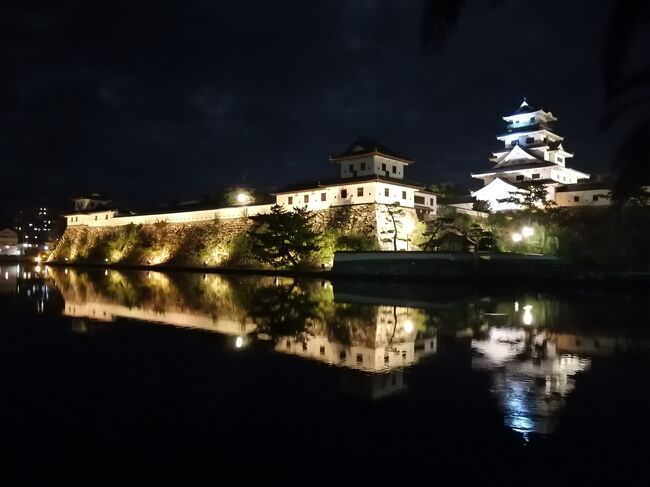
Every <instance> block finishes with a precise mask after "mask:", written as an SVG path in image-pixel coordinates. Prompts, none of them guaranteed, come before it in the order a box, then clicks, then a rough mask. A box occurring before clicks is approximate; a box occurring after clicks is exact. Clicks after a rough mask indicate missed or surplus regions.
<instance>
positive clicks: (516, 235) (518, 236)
mask: <svg viewBox="0 0 650 487" xmlns="http://www.w3.org/2000/svg"><path fill="white" fill-rule="evenodd" d="M521 238H522V237H521V233H513V234H512V241H513V242H521Z"/></svg>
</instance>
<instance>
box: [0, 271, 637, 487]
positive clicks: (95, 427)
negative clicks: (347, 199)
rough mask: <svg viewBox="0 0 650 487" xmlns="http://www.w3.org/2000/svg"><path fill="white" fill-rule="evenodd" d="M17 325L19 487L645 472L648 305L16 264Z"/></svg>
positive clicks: (13, 386)
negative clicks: (24, 485) (156, 479)
mask: <svg viewBox="0 0 650 487" xmlns="http://www.w3.org/2000/svg"><path fill="white" fill-rule="evenodd" d="M0 312H1V313H2V339H1V340H0V343H1V344H2V353H1V357H2V367H1V368H0V370H2V372H1V373H2V378H1V379H2V380H1V381H0V383H1V384H2V391H3V393H2V396H1V399H0V412H1V413H2V416H1V418H2V419H1V420H0V421H1V429H0V431H1V432H2V435H1V438H2V440H1V441H2V460H1V461H2V465H3V467H4V468H3V472H4V473H3V475H6V476H16V477H17V478H18V479H19V481H20V480H21V479H22V480H25V479H28V480H32V479H37V478H38V479H41V478H42V477H45V478H51V477H50V475H58V474H63V475H70V474H71V473H72V475H79V476H82V478H84V477H83V476H85V475H94V476H96V475H97V473H98V472H104V473H105V474H109V473H111V474H115V475H118V476H121V475H124V474H125V473H126V472H127V471H131V470H133V469H135V470H137V471H138V472H139V473H140V474H142V475H145V476H146V477H147V478H150V479H151V478H153V476H166V475H167V473H168V472H169V474H170V475H171V473H172V472H173V473H175V474H179V473H180V475H181V477H182V478H184V479H185V480H187V479H188V478H189V477H188V476H202V475H204V474H205V475H211V477H210V478H212V479H213V480H214V481H215V482H217V480H219V479H220V480H222V481H225V480H224V479H225V478H226V477H224V476H228V478H232V480H233V482H234V481H237V482H238V483H239V482H245V481H249V480H252V479H253V478H264V479H265V480H264V481H265V483H273V484H276V483H277V484H282V485H286V484H288V483H297V484H301V485H313V484H326V483H327V484H332V483H334V484H337V485H340V484H343V485H345V484H347V483H353V484H354V485H365V484H366V483H369V482H377V483H379V484H405V483H406V484H410V483H422V482H425V481H426V482H428V483H432V482H433V481H435V480H436V479H438V480H440V479H442V478H443V477H444V476H446V475H448V474H449V475H454V478H455V479H456V480H457V482H460V481H461V480H463V479H464V477H466V476H471V477H474V478H479V479H482V480H486V479H490V480H492V479H494V480H498V481H499V482H501V483H520V482H526V483H536V482H537V481H540V482H542V481H550V480H549V479H554V480H553V482H555V483H558V482H559V483H561V484H562V483H564V481H567V483H570V482H568V481H569V480H571V479H574V480H575V482H583V481H587V480H591V481H603V482H604V481H606V480H608V479H609V480H611V483H620V482H621V479H622V476H634V475H636V474H639V473H641V472H642V470H643V465H644V464H643V458H644V455H645V453H644V452H645V451H646V450H647V448H646V446H645V442H646V441H647V438H648V432H649V431H650V418H649V417H648V412H650V408H649V406H650V393H649V392H648V391H649V388H648V386H650V379H649V378H648V372H649V371H650V368H649V367H648V366H649V365H650V360H649V357H650V322H649V321H650V320H649V316H650V300H648V299H647V293H646V292H641V291H639V292H638V293H631V294H630V293H627V294H624V293H619V292H617V291H616V290H610V291H607V292H605V291H586V290H580V289H575V290H571V291H566V290H564V291H563V292H562V293H552V292H548V291H545V292H544V293H537V292H532V291H528V290H526V289H517V288H516V287H513V290H512V291H504V290H503V287H502V286H500V287H499V291H494V290H489V289H487V290H486V289H471V288H461V287H445V286H436V285H433V284H432V285H431V286H421V285H420V286H408V285H405V284H399V285H398V284H395V285H392V284H390V283H384V282H370V283H364V282H356V281H342V282H334V283H332V282H330V281H327V280H310V279H290V278H284V277H283V278H273V277H251V276H222V275H215V274H205V275H204V274H198V273H162V272H156V271H150V272H146V271H125V272H122V271H117V270H110V269H109V270H105V269H74V268H68V269H64V268H59V267H57V268H52V267H34V266H23V265H3V266H1V267H0ZM231 475H232V477H230V476H231ZM258 475H261V476H262V477H258ZM85 478H89V479H93V478H97V477H85ZM90 483H92V482H90Z"/></svg>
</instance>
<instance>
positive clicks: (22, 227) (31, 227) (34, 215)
mask: <svg viewBox="0 0 650 487" xmlns="http://www.w3.org/2000/svg"><path fill="white" fill-rule="evenodd" d="M52 223H53V220H52V215H51V212H50V210H49V208H47V207H46V206H39V207H38V208H37V209H35V210H28V211H19V212H18V214H17V215H16V217H15V219H14V230H15V231H16V233H17V234H18V241H19V242H20V243H22V244H27V245H29V246H39V245H44V244H45V243H47V242H48V241H50V239H51V232H52Z"/></svg>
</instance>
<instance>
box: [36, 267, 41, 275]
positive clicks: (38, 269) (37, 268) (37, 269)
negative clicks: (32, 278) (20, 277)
mask: <svg viewBox="0 0 650 487" xmlns="http://www.w3.org/2000/svg"><path fill="white" fill-rule="evenodd" d="M34 272H36V274H38V273H39V272H41V266H40V265H37V266H36V267H34Z"/></svg>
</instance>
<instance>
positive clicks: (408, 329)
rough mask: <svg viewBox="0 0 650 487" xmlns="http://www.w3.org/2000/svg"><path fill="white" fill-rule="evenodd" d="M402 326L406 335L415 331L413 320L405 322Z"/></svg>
mask: <svg viewBox="0 0 650 487" xmlns="http://www.w3.org/2000/svg"><path fill="white" fill-rule="evenodd" d="M402 326H403V327H404V331H405V332H406V333H411V332H412V331H413V322H412V321H411V320H405V321H404V324H403V325H402Z"/></svg>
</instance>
